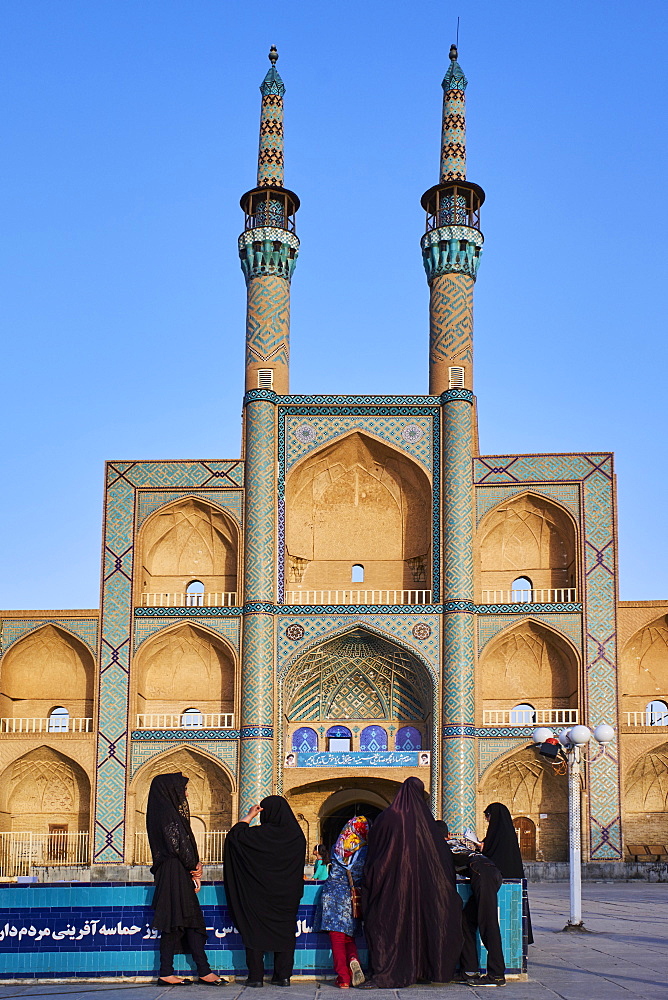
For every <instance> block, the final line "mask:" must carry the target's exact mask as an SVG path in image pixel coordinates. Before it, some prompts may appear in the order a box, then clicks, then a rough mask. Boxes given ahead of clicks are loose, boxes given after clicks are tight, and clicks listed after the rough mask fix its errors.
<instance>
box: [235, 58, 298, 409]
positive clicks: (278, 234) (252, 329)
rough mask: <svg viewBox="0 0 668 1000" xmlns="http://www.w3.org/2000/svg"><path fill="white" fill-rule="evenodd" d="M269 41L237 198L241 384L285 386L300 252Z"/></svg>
mask: <svg viewBox="0 0 668 1000" xmlns="http://www.w3.org/2000/svg"><path fill="white" fill-rule="evenodd" d="M277 59H278V52H277V51H276V49H275V48H274V46H273V45H272V47H271V51H270V52H269V60H270V62H271V67H270V68H269V71H268V72H267V75H266V76H265V78H264V80H263V81H262V86H261V87H260V92H261V94H262V114H261V118H260V148H259V152H258V162H257V187H255V188H253V189H252V190H251V191H247V192H246V194H245V195H244V196H243V198H242V199H241V207H242V208H243V210H244V214H245V217H246V219H245V226H244V231H243V233H242V234H241V236H240V237H239V256H240V258H241V267H242V270H243V272H244V275H245V276H246V286H247V289H248V304H247V309H246V390H247V391H248V390H249V389H273V390H274V392H277V393H279V394H280V395H286V394H287V392H288V391H289V358H290V279H291V277H292V272H293V270H294V267H295V262H296V260H297V254H298V252H299V240H298V239H297V236H296V235H295V213H296V212H297V209H298V208H299V198H298V197H297V195H296V194H293V192H292V191H288V190H287V189H286V188H284V187H283V95H284V93H285V86H284V84H283V81H282V80H281V78H280V76H279V73H278V70H277V69H276V61H277Z"/></svg>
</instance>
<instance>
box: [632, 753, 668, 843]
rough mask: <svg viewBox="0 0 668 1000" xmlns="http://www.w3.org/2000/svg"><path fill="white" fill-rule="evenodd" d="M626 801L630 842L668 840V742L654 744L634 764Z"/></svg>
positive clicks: (659, 841) (662, 841)
mask: <svg viewBox="0 0 668 1000" xmlns="http://www.w3.org/2000/svg"><path fill="white" fill-rule="evenodd" d="M622 801H623V803H624V814H625V815H624V836H625V840H626V843H627V844H650V843H651V844H661V845H664V844H666V842H668V743H661V744H659V745H658V746H655V747H652V748H651V749H650V750H647V751H646V752H645V753H643V754H641V755H640V756H639V757H638V758H637V759H636V760H635V761H634V762H633V764H631V766H630V767H629V768H628V770H627V772H626V778H625V781H624V796H623V799H622Z"/></svg>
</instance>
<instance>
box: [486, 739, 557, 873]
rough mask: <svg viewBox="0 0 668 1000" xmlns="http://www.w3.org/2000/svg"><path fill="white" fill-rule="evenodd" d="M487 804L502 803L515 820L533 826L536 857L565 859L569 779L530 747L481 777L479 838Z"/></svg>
mask: <svg viewBox="0 0 668 1000" xmlns="http://www.w3.org/2000/svg"><path fill="white" fill-rule="evenodd" d="M490 802H502V803H503V804H504V805H506V806H507V807H508V809H509V810H510V813H511V815H512V816H513V818H514V819H515V818H516V817H519V816H522V817H525V818H526V819H529V820H530V821H531V822H532V823H533V824H534V825H535V828H536V839H537V844H536V847H537V850H538V852H539V853H538V857H539V858H542V859H543V860H545V861H565V860H566V858H567V856H568V778H567V776H566V775H560V774H556V773H555V771H554V769H553V767H552V765H551V763H550V762H549V761H546V760H545V759H544V758H542V757H541V756H540V755H539V754H538V753H537V752H536V751H535V750H534V749H533V748H532V747H523V748H522V749H520V750H518V751H516V752H515V753H511V754H509V755H507V756H506V757H503V758H502V759H501V760H500V761H498V762H497V763H496V764H493V765H492V766H491V767H490V768H489V769H488V770H487V771H486V772H485V774H484V775H483V778H482V781H481V783H480V796H479V803H480V813H481V815H480V821H481V822H480V828H479V831H478V832H479V835H480V836H481V837H484V835H485V828H486V826H485V821H484V819H483V817H482V811H483V810H484V809H485V808H486V807H487V806H488V805H489V804H490ZM541 816H542V818H541Z"/></svg>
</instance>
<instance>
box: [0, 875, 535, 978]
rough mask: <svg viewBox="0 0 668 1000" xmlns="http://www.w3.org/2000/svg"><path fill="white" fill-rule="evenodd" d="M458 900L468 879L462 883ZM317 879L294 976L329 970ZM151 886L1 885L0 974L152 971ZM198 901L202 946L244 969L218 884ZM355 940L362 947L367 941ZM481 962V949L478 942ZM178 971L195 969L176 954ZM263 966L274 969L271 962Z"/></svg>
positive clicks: (218, 963)
mask: <svg viewBox="0 0 668 1000" xmlns="http://www.w3.org/2000/svg"><path fill="white" fill-rule="evenodd" d="M458 888H459V892H460V895H461V896H462V898H463V899H466V898H467V896H468V893H469V889H468V886H467V885H466V884H465V883H463V884H460V885H459V887H458ZM319 891H320V886H319V885H317V884H306V885H305V886H304V895H303V896H302V901H301V905H300V908H299V911H298V914H297V928H296V950H295V970H294V974H295V975H297V976H299V975H300V976H309V977H313V976H324V975H332V974H333V973H332V956H331V951H330V949H329V947H328V938H327V935H325V934H315V933H314V932H313V930H312V927H313V918H314V915H315V906H316V903H317V893H318V892H319ZM152 894H153V885H152V884H150V885H147V884H138V883H134V884H128V883H118V882H116V883H115V882H101V883H97V884H90V883H73V882H68V883H52V884H49V885H43V884H42V885H39V884H35V885H29V886H22V885H20V886H16V885H8V886H4V887H2V888H0V979H5V980H7V979H63V978H64V979H68V978H76V977H82V978H87V979H91V978H95V977H97V976H99V977H105V978H109V977H114V976H117V977H135V976H139V977H155V976H156V975H157V971H158V942H157V940H156V938H157V932H155V931H152V930H151V921H152V917H153V912H152V910H151V909H150V906H149V903H150V899H151V896H152ZM525 896H526V889H524V890H523V885H522V882H520V881H508V882H505V883H504V885H503V886H502V887H501V890H500V892H499V910H500V923H501V933H502V937H503V949H504V955H505V956H506V966H507V972H508V973H509V974H511V975H513V974H514V975H518V974H522V973H523V972H526V926H525V925H526V920H525V918H523V898H525ZM200 902H201V904H202V910H203V912H204V917H205V920H206V924H207V929H208V932H209V933H208V941H207V953H208V956H209V960H210V962H211V965H212V967H213V968H214V969H216V970H218V971H220V972H221V973H223V974H224V975H231V974H233V973H234V974H236V975H238V976H245V974H246V964H245V952H244V948H243V944H242V941H241V938H240V936H239V934H238V933H237V931H236V929H235V928H234V926H233V924H232V922H231V920H230V917H229V914H228V911H227V906H226V900H225V890H224V888H223V886H222V885H221V884H220V883H216V884H213V885H204V886H202V892H201V894H200ZM360 945H361V947H362V950H363V955H364V956H365V954H366V949H365V946H364V942H363V941H361V942H360ZM480 958H481V968H484V967H485V962H486V953H485V950H484V949H483V948H482V947H481V949H480ZM175 967H176V969H177V971H181V972H188V973H190V972H192V971H194V970H193V968H192V967H191V965H190V961H189V957H186V956H184V955H177V956H176V959H175ZM267 969H268V970H269V971H271V966H270V963H269V961H267Z"/></svg>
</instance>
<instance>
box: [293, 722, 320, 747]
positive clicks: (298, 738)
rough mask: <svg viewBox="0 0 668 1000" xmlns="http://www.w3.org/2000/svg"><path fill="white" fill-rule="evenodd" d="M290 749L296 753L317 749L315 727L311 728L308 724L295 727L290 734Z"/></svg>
mask: <svg viewBox="0 0 668 1000" xmlns="http://www.w3.org/2000/svg"><path fill="white" fill-rule="evenodd" d="M292 749H293V750H295V751H296V752H297V753H299V752H301V753H313V751H314V750H317V749H318V734H317V733H316V731H315V729H311V728H310V727H309V726H302V727H301V729H295V731H294V733H293V734H292Z"/></svg>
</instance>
